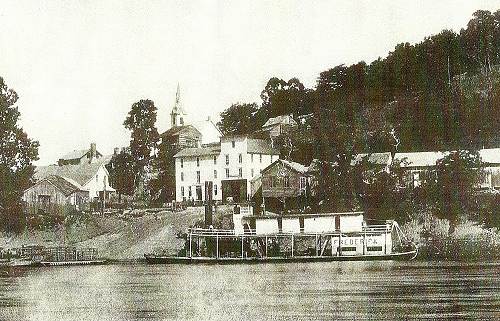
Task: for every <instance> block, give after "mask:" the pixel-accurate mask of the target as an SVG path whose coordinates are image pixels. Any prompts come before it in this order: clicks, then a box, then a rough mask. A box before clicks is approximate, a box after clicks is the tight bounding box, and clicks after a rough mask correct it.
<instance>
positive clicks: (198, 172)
mask: <svg viewBox="0 0 500 321" xmlns="http://www.w3.org/2000/svg"><path fill="white" fill-rule="evenodd" d="M200 181H201V177H200V171H196V183H198V184H200Z"/></svg>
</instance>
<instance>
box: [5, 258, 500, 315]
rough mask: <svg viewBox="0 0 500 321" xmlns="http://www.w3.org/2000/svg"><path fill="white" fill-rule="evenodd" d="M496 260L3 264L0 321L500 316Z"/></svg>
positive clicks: (499, 290)
mask: <svg viewBox="0 0 500 321" xmlns="http://www.w3.org/2000/svg"><path fill="white" fill-rule="evenodd" d="M499 272H500V263H489V264H464V263H430V264H429V263H422V262H329V263H290V264H255V265H223V266H217V265H142V264H130V265H105V266H81V267H52V268H31V269H20V270H10V271H9V274H8V275H7V274H6V273H5V272H3V276H1V277H0V320H16V321H17V320H36V321H42V320H51V321H52V320H425V319H428V320H432V319H448V320H461V319H480V320H500V278H499V274H500V273H499Z"/></svg>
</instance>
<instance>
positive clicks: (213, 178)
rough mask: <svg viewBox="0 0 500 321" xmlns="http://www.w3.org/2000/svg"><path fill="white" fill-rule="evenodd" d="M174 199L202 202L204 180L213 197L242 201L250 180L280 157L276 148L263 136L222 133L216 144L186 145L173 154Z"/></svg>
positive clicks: (220, 199)
mask: <svg viewBox="0 0 500 321" xmlns="http://www.w3.org/2000/svg"><path fill="white" fill-rule="evenodd" d="M174 157H175V186H176V200H177V201H178V202H180V201H183V200H184V201H187V200H194V201H204V200H205V182H212V183H213V191H212V193H213V196H212V197H213V199H214V200H218V201H222V200H224V201H227V200H228V199H232V200H233V201H234V202H244V201H245V200H247V199H248V198H249V195H250V180H251V179H252V178H253V177H255V176H256V175H259V173H260V172H261V170H262V169H264V168H265V167H267V166H268V165H270V164H271V163H272V162H274V161H275V160H277V159H278V158H279V151H278V150H277V149H275V148H273V147H272V146H271V143H270V142H269V141H267V140H263V139H255V138H250V137H247V136H225V137H221V138H220V142H219V143H214V144H209V145H206V146H204V147H200V148H186V149H183V150H181V151H180V152H178V153H177V154H176V155H175V156H174Z"/></svg>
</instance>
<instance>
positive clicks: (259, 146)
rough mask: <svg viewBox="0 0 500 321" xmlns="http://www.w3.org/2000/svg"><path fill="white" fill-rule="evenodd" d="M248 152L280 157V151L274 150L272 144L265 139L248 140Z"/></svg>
mask: <svg viewBox="0 0 500 321" xmlns="http://www.w3.org/2000/svg"><path fill="white" fill-rule="evenodd" d="M247 152H248V153H252V154H267V155H279V153H280V152H279V150H278V149H276V148H273V147H272V146H271V143H270V142H269V141H267V140H264V139H256V138H248V139H247Z"/></svg>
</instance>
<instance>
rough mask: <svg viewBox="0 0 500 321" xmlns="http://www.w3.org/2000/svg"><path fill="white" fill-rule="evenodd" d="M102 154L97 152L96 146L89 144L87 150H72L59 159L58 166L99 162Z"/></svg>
mask: <svg viewBox="0 0 500 321" xmlns="http://www.w3.org/2000/svg"><path fill="white" fill-rule="evenodd" d="M101 157H102V154H101V153H100V152H99V151H97V149H96V144H95V143H91V144H90V148H89V149H81V150H74V151H72V152H69V153H67V154H65V155H64V156H62V157H61V158H59V160H58V162H57V164H58V165H78V164H81V163H92V162H94V161H96V160H99V159H100V158H101Z"/></svg>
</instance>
